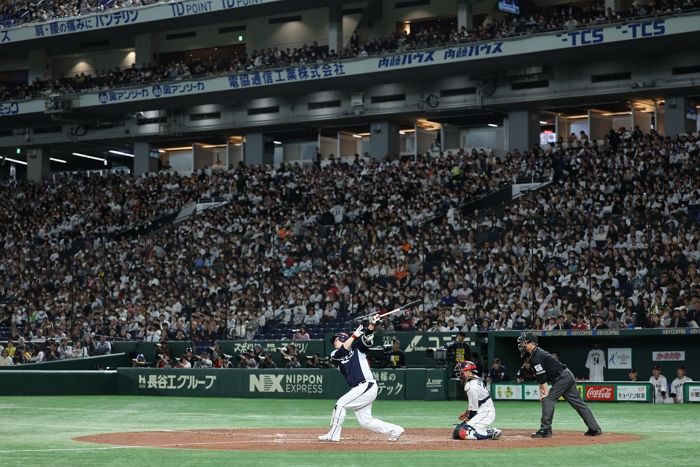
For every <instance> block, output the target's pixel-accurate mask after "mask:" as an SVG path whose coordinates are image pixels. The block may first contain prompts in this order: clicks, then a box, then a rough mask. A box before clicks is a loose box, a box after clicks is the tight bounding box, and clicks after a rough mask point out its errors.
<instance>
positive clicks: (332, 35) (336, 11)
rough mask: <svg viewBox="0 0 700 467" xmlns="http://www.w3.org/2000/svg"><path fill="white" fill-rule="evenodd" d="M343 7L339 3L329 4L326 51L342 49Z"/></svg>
mask: <svg viewBox="0 0 700 467" xmlns="http://www.w3.org/2000/svg"><path fill="white" fill-rule="evenodd" d="M344 46H345V44H344V43H343V5H342V4H341V3H340V2H339V1H337V0H336V1H334V2H331V5H330V6H329V7H328V51H329V52H330V51H331V50H335V51H336V52H338V51H340V50H342V49H343V47H344Z"/></svg>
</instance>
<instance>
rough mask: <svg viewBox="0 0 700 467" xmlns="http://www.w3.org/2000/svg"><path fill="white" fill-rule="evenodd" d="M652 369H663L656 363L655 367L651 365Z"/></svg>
mask: <svg viewBox="0 0 700 467" xmlns="http://www.w3.org/2000/svg"><path fill="white" fill-rule="evenodd" d="M651 369H652V370H659V371H661V367H660V366H659V365H654V366H653V367H651Z"/></svg>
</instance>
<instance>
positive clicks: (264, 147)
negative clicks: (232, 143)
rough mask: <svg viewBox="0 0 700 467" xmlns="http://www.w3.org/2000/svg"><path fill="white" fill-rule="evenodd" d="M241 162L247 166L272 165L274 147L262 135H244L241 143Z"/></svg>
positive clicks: (271, 142) (268, 139)
mask: <svg viewBox="0 0 700 467" xmlns="http://www.w3.org/2000/svg"><path fill="white" fill-rule="evenodd" d="M243 162H245V163H246V164H247V165H263V164H273V163H274V162H275V145H274V143H273V141H271V140H270V138H267V137H265V135H264V134H263V133H251V134H248V135H245V142H244V143H243Z"/></svg>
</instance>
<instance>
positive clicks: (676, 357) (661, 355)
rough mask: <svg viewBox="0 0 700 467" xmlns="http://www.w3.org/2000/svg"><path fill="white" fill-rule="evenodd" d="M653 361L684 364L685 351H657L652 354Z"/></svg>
mask: <svg viewBox="0 0 700 467" xmlns="http://www.w3.org/2000/svg"><path fill="white" fill-rule="evenodd" d="M651 360H652V361H654V362H683V361H685V350H671V351H668V350H666V351H663V350H660V351H659V350H657V351H654V352H652V353H651Z"/></svg>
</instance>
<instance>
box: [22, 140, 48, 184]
mask: <svg viewBox="0 0 700 467" xmlns="http://www.w3.org/2000/svg"><path fill="white" fill-rule="evenodd" d="M50 164H51V161H50V160H49V154H48V153H47V152H44V150H43V149H41V148H32V149H29V150H27V180H29V181H30V182H40V181H41V180H43V179H44V178H46V177H48V176H49V175H50V174H51V166H50Z"/></svg>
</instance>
